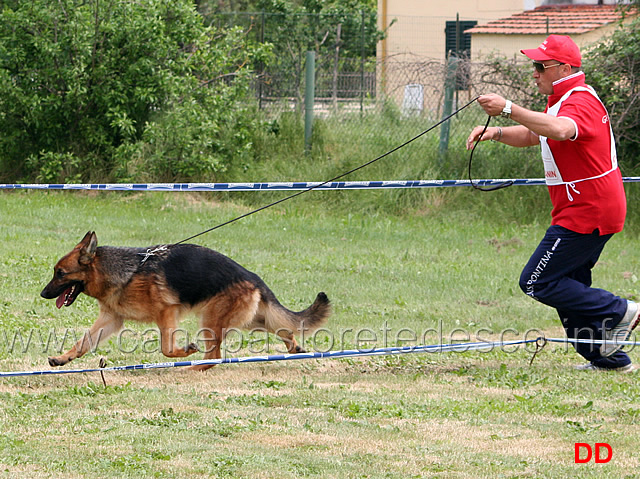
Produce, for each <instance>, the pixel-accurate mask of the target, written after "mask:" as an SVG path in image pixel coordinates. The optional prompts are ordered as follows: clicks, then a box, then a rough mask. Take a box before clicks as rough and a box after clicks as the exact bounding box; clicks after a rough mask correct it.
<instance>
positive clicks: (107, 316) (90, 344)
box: [49, 310, 123, 366]
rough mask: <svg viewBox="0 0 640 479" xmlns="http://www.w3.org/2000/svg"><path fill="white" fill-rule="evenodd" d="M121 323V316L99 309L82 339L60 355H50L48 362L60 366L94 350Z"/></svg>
mask: <svg viewBox="0 0 640 479" xmlns="http://www.w3.org/2000/svg"><path fill="white" fill-rule="evenodd" d="M122 324H123V320H122V318H119V317H117V316H115V315H113V314H111V313H109V312H106V311H103V310H101V311H100V314H99V315H98V319H96V321H95V323H93V325H92V326H91V328H90V329H89V331H87V332H86V333H85V334H84V335H83V336H82V339H81V340H80V341H78V342H77V343H76V344H75V345H74V346H73V347H72V348H71V349H70V350H69V351H67V352H66V353H64V354H63V355H62V356H56V357H50V358H49V364H50V365H51V366H62V365H64V364H67V363H68V362H69V361H73V360H74V359H77V358H79V357H81V356H84V355H85V354H86V353H87V352H89V351H91V350H95V349H96V348H97V347H98V345H99V344H100V342H101V341H104V340H105V339H107V338H108V337H109V336H111V335H112V334H113V333H115V332H116V331H119V330H120V328H121V327H122Z"/></svg>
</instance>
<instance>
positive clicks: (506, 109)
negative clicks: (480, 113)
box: [500, 100, 513, 118]
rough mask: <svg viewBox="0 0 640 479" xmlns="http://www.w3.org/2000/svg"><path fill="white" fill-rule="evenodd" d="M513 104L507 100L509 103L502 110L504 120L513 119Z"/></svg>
mask: <svg viewBox="0 0 640 479" xmlns="http://www.w3.org/2000/svg"><path fill="white" fill-rule="evenodd" d="M512 104H513V103H512V102H511V100H507V103H505V105H504V108H503V109H502V113H500V114H501V115H502V116H503V117H504V118H511V105H512Z"/></svg>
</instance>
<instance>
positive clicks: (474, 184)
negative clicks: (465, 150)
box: [469, 116, 513, 191]
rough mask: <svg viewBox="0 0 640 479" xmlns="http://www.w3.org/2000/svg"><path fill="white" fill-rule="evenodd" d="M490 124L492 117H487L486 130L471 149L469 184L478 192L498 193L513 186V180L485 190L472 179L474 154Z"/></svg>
mask: <svg viewBox="0 0 640 479" xmlns="http://www.w3.org/2000/svg"><path fill="white" fill-rule="evenodd" d="M489 122H491V117H490V116H488V117H487V122H486V123H485V124H484V129H483V130H482V133H480V136H479V137H478V139H477V140H476V142H475V143H474V145H473V148H472V149H471V155H469V182H470V183H471V186H473V187H474V188H475V189H476V190H478V191H496V190H500V189H502V188H507V187H508V186H511V185H513V180H508V181H505V182H503V183H500V184H497V185H495V186H490V187H488V188H483V187H482V186H479V185H478V184H476V183H474V182H473V180H472V179H471V162H472V161H473V153H474V152H475V151H476V147H477V146H478V143H480V140H481V139H482V137H483V136H484V134H485V133H486V132H487V128H489Z"/></svg>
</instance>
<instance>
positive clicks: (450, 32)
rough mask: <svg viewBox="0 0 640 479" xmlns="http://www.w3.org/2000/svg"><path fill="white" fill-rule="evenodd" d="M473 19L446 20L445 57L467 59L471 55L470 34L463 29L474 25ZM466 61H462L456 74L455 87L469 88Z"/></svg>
mask: <svg viewBox="0 0 640 479" xmlns="http://www.w3.org/2000/svg"><path fill="white" fill-rule="evenodd" d="M477 24H478V22H477V21H475V20H459V21H448V22H446V26H445V31H444V32H445V49H446V51H445V54H446V57H447V58H449V57H452V56H453V57H456V58H460V59H462V60H468V59H469V58H470V57H471V35H470V34H468V33H464V32H465V30H469V29H470V28H473V27H475V26H476V25H477ZM468 65H469V64H468V62H463V63H462V64H461V67H460V68H459V69H458V72H457V74H456V89H457V90H467V89H468V88H469V70H468Z"/></svg>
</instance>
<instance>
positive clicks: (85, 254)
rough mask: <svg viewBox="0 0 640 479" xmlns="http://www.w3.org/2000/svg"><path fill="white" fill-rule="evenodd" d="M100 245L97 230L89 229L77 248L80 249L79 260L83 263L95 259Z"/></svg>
mask: <svg viewBox="0 0 640 479" xmlns="http://www.w3.org/2000/svg"><path fill="white" fill-rule="evenodd" d="M97 247H98V238H97V237H96V234H95V232H93V231H89V232H87V234H86V235H84V238H82V241H80V243H78V244H77V245H76V247H75V249H79V250H80V258H78V261H79V262H80V263H81V264H89V263H91V262H92V261H93V258H94V257H95V256H96V248H97Z"/></svg>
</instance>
